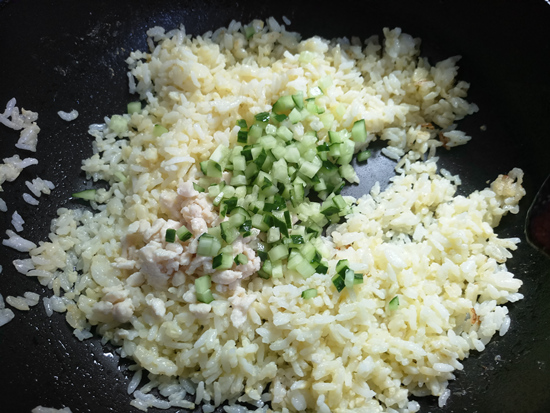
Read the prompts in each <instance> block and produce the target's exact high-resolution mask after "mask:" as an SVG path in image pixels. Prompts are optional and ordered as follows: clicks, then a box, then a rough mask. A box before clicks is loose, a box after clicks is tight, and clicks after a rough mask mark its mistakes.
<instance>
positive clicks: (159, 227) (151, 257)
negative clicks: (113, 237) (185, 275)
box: [129, 219, 185, 289]
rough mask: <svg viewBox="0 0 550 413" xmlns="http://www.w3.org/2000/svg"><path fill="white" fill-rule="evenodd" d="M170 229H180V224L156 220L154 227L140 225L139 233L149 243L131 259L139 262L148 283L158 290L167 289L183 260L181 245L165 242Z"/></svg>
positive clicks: (138, 264)
mask: <svg viewBox="0 0 550 413" xmlns="http://www.w3.org/2000/svg"><path fill="white" fill-rule="evenodd" d="M170 228H172V229H176V228H179V223H178V222H177V221H172V220H168V221H166V220H164V219H158V220H156V221H155V222H154V223H153V225H152V226H148V225H145V224H143V225H142V224H141V223H140V227H139V233H141V234H142V237H143V240H144V241H148V243H147V244H146V245H145V246H144V247H142V248H140V249H139V250H138V251H137V253H136V254H135V255H136V257H129V258H133V259H134V260H135V261H137V266H139V269H140V272H141V273H142V274H143V275H144V276H145V278H146V280H147V282H148V283H149V284H150V285H151V286H153V287H155V288H157V289H166V288H167V284H168V280H169V279H170V276H171V275H172V274H173V273H174V272H175V271H177V270H178V269H179V267H180V258H182V257H181V256H182V253H183V246H182V245H181V244H178V243H166V242H165V241H164V240H163V238H164V236H165V235H164V234H166V230H167V229H170ZM165 244H166V245H165ZM184 258H185V257H184Z"/></svg>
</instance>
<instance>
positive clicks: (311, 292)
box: [302, 288, 317, 300]
mask: <svg viewBox="0 0 550 413" xmlns="http://www.w3.org/2000/svg"><path fill="white" fill-rule="evenodd" d="M313 297H317V289H316V288H308V289H307V290H304V291H302V298H303V299H304V300H309V299H310V298H313Z"/></svg>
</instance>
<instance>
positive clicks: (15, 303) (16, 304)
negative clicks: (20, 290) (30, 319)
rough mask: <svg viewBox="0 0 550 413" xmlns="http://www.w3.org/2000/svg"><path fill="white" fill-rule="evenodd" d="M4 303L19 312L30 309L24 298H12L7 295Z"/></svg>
mask: <svg viewBox="0 0 550 413" xmlns="http://www.w3.org/2000/svg"><path fill="white" fill-rule="evenodd" d="M6 303H8V304H9V305H11V306H12V307H13V308H16V309H18V310H20V311H29V309H30V308H29V305H28V304H27V300H25V298H24V297H14V296H12V295H8V296H7V297H6Z"/></svg>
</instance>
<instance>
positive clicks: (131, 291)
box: [25, 19, 525, 413]
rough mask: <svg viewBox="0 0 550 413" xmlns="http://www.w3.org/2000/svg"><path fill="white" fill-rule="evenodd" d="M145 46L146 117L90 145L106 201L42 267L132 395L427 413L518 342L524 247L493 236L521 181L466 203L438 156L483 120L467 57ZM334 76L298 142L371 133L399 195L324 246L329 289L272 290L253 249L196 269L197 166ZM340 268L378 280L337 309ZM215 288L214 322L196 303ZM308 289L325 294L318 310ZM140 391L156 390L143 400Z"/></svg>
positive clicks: (284, 37)
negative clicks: (463, 125)
mask: <svg viewBox="0 0 550 413" xmlns="http://www.w3.org/2000/svg"><path fill="white" fill-rule="evenodd" d="M148 35H149V40H148V42H149V46H150V51H149V52H140V51H136V52H133V53H131V55H130V57H129V58H128V60H127V62H128V65H129V68H130V71H129V73H128V77H129V85H130V91H131V92H132V93H136V94H138V96H139V99H141V100H142V101H143V102H145V106H144V108H143V109H142V110H139V111H135V112H134V113H132V114H131V115H129V114H123V115H116V117H115V116H113V117H111V118H106V121H105V124H104V125H92V126H91V128H90V133H91V135H92V136H93V137H94V138H95V141H94V143H93V147H94V155H93V156H92V157H91V158H89V159H87V160H85V161H84V162H83V170H84V171H85V172H86V174H87V176H88V177H90V178H92V179H93V180H94V181H97V180H105V181H107V182H108V183H109V184H110V186H109V189H108V190H105V189H99V190H98V191H97V192H96V194H95V197H94V198H93V200H92V201H91V205H92V206H93V207H94V212H90V210H87V209H75V210H70V209H60V210H59V211H58V214H59V216H58V217H57V218H56V219H54V220H53V222H52V227H51V234H50V239H49V241H47V242H40V243H39V245H38V246H37V247H36V248H35V249H33V250H31V252H30V254H31V258H32V265H28V266H27V267H26V269H25V272H26V273H27V275H29V276H33V277H37V278H38V280H39V281H40V282H41V283H42V284H43V285H47V286H49V287H50V288H51V289H53V291H54V294H55V295H54V296H53V297H52V298H48V299H46V300H45V305H46V308H47V309H48V310H49V311H50V312H51V311H52V310H53V311H58V312H66V318H67V321H68V323H69V324H70V325H71V326H72V327H73V328H74V329H75V334H76V335H77V337H79V338H80V339H85V338H88V337H90V336H91V334H90V332H89V331H90V329H91V328H92V327H93V326H95V330H92V331H96V332H97V333H98V334H100V335H101V336H102V337H103V338H104V340H105V341H110V342H112V343H114V344H116V345H117V346H120V354H121V355H122V356H124V357H130V358H132V359H133V360H135V362H136V365H135V366H134V367H132V369H133V370H135V371H136V373H135V376H134V379H133V380H132V382H131V383H130V389H129V391H130V392H133V394H134V397H135V400H134V401H133V402H132V404H133V405H134V406H135V407H138V408H140V409H142V410H146V409H147V408H148V407H151V406H155V407H160V408H167V407H169V406H177V407H184V408H193V407H194V406H195V404H199V403H203V404H204V407H203V411H205V412H207V411H213V409H214V406H218V405H220V404H222V403H224V402H226V401H228V404H229V405H228V406H226V407H225V409H226V411H228V412H243V411H248V410H247V409H250V410H255V409H258V411H271V410H273V411H311V412H313V411H317V412H331V411H332V412H350V411H361V412H382V411H390V412H403V413H404V412H416V411H418V410H419V405H418V403H417V402H416V401H412V400H411V399H410V396H411V395H421V396H422V395H435V396H439V397H440V402H441V403H444V401H445V399H446V398H447V397H448V396H449V393H448V390H446V387H447V384H448V382H449V380H452V379H454V375H453V372H454V371H455V370H461V369H462V368H463V366H462V364H461V360H463V359H464V358H465V357H468V354H469V352H470V351H471V350H476V351H482V350H483V349H484V348H485V346H486V345H487V344H488V343H489V341H490V339H491V338H492V337H493V335H495V334H496V333H498V334H500V335H503V334H505V333H506V331H507V330H508V328H509V326H510V317H509V316H508V309H507V307H505V306H504V304H505V303H506V302H514V301H517V300H519V299H521V298H522V295H521V294H520V293H518V289H519V288H520V286H521V284H522V283H521V281H520V280H517V279H515V278H514V277H513V274H511V273H510V272H508V271H507V268H506V265H505V262H506V260H507V259H508V258H510V257H511V254H510V252H509V251H510V250H514V249H516V244H517V243H518V242H519V239H517V238H510V239H502V238H499V237H498V236H497V235H496V234H495V232H494V227H496V226H497V225H498V223H499V221H500V219H501V217H502V216H503V215H504V214H506V213H507V212H512V213H517V212H518V207H517V205H518V202H519V200H520V199H521V197H522V196H523V195H524V193H525V192H524V190H523V188H522V186H521V183H522V172H521V171H520V170H518V169H514V170H512V171H511V172H510V173H508V174H507V175H500V176H499V177H498V178H497V177H495V178H496V180H495V181H494V182H493V183H492V184H491V185H490V187H488V188H485V189H482V188H480V191H475V192H473V193H472V194H470V195H469V196H458V195H456V190H457V186H458V185H460V179H459V177H458V176H453V175H452V174H451V173H450V172H448V171H444V170H443V171H439V172H438V168H437V158H436V157H435V152H436V148H438V147H440V146H443V145H445V146H446V147H447V148H451V147H453V146H456V145H460V144H464V143H466V142H467V141H468V140H469V139H470V137H469V136H466V135H465V134H464V133H463V132H461V131H459V130H457V129H456V124H455V122H456V121H457V120H459V119H461V118H463V117H464V116H466V115H468V114H472V113H473V112H476V111H477V107H476V106H475V105H474V104H471V103H469V102H467V101H466V93H467V90H468V86H469V85H468V84H467V83H465V82H461V81H457V80H456V79H455V76H456V74H457V66H456V64H457V61H458V58H456V57H453V58H449V59H447V60H444V61H441V62H439V63H437V64H436V65H435V66H433V65H431V64H430V63H429V62H428V60H427V59H425V58H423V57H420V56H419V46H420V41H419V39H414V38H413V37H411V36H409V35H407V34H403V33H401V30H400V29H394V30H387V29H386V30H384V36H383V38H382V39H379V38H378V37H376V36H375V37H371V38H369V39H367V40H366V41H364V42H362V41H360V40H359V39H356V38H352V39H351V40H348V39H336V40H332V41H327V40H325V39H322V38H320V37H312V38H309V39H304V40H302V39H300V36H299V35H298V34H296V33H290V32H287V31H286V30H285V27H284V26H280V25H279V24H278V23H277V22H276V21H275V20H274V19H269V20H267V21H266V22H262V21H253V22H252V23H251V24H250V25H248V26H246V27H244V26H242V25H241V24H240V23H235V22H232V23H231V24H230V25H229V27H228V28H222V29H219V30H216V31H215V32H213V33H212V32H208V33H206V34H205V35H203V36H201V37H191V36H190V35H186V33H185V29H184V28H183V27H182V28H180V29H178V30H172V31H170V32H168V33H165V31H164V30H163V29H162V28H158V27H156V28H153V29H151V30H149V32H148ZM327 76H329V77H330V79H331V83H330V85H328V86H327V85H325V88H324V90H323V93H322V95H319V96H318V97H317V104H318V105H321V106H323V107H324V108H326V111H325V112H324V114H319V115H313V114H312V115H311V116H309V117H308V118H307V119H305V120H303V121H302V122H299V123H296V124H293V125H290V126H289V127H290V128H291V130H292V132H293V133H294V136H295V138H296V139H298V140H299V139H301V137H302V136H303V135H304V133H305V131H306V130H314V131H316V132H317V136H318V137H319V139H320V140H322V141H323V140H326V139H327V133H328V131H329V130H341V129H348V130H349V129H350V128H351V127H352V125H353V124H354V122H355V121H357V120H360V119H364V120H365V125H366V129H367V131H368V136H367V141H366V142H365V143H363V144H357V146H356V150H360V149H363V148H365V147H366V146H367V145H368V144H369V143H370V142H372V141H373V140H376V139H381V140H384V141H386V142H387V147H386V148H385V149H384V150H383V153H384V155H386V156H388V157H390V158H392V159H395V160H396V161H398V162H397V166H396V176H395V177H394V178H393V179H392V181H391V183H390V185H389V186H388V187H387V188H386V189H384V190H381V188H380V186H379V185H378V184H377V185H375V186H374V187H373V188H372V190H371V191H370V193H369V194H365V195H364V196H363V197H361V198H360V199H357V200H351V202H352V203H353V206H352V208H351V210H350V213H349V214H348V215H347V216H346V217H345V219H344V220H343V222H342V223H340V224H335V225H331V226H330V227H329V228H328V229H327V231H326V236H323V237H321V238H320V242H319V243H318V245H317V248H318V249H319V251H320V252H321V253H322V254H323V256H324V257H325V258H326V259H327V262H328V273H327V274H314V275H312V276H311V277H309V278H304V277H301V276H300V275H297V274H295V273H289V274H285V276H283V277H282V278H276V279H275V278H271V279H264V278H260V277H258V276H257V271H258V269H259V268H260V264H261V263H260V258H259V257H258V255H257V251H255V249H254V247H253V245H254V244H253V243H251V242H249V241H250V240H247V239H243V238H242V237H241V238H240V239H238V240H237V241H236V242H235V243H234V245H233V250H234V253H235V254H238V253H242V254H244V255H246V256H247V257H248V264H246V265H244V264H241V265H237V266H235V267H234V268H233V269H232V270H231V271H227V272H220V271H216V270H214V269H213V268H212V258H211V257H201V256H198V255H197V254H196V251H197V242H196V238H193V239H192V240H190V241H188V242H176V243H170V242H166V240H165V236H164V234H165V233H166V230H167V229H176V228H179V227H180V226H181V225H182V224H186V225H187V227H188V228H189V229H190V230H191V232H192V233H193V235H194V236H195V237H196V236H198V235H200V234H201V233H202V232H205V231H206V230H207V229H208V228H209V227H211V226H212V225H215V224H216V223H217V222H218V221H219V219H220V218H219V215H218V214H217V212H216V210H215V208H214V207H213V204H212V199H211V198H209V197H208V195H207V193H199V192H197V191H195V190H194V188H193V186H192V182H196V180H197V179H198V178H199V177H200V176H201V174H202V173H201V170H200V168H199V162H201V161H204V160H206V159H208V158H209V156H210V155H211V154H212V152H213V151H214V150H215V149H216V148H217V147H218V146H220V145H225V146H229V147H231V146H234V145H235V144H236V141H237V134H238V131H239V127H238V126H236V123H237V121H238V120H239V119H245V120H246V121H247V122H249V123H251V122H252V120H253V118H254V115H255V114H257V113H259V112H263V111H270V110H271V106H272V105H273V103H274V102H275V101H276V100H277V99H278V98H279V97H280V96H283V95H288V94H293V93H296V92H299V91H302V92H304V94H306V95H311V94H312V93H316V91H317V89H318V87H317V86H318V83H319V81H320V80H321V79H326V78H327ZM316 88H317V89H316ZM155 125H161V126H162V127H163V128H165V129H166V132H165V133H161V134H159V133H156V132H155V127H156V126H155ZM157 127H158V126H157ZM503 172H504V171H503ZM348 200H349V198H348ZM295 218H296V219H300V213H298V214H297V217H295ZM342 259H347V260H348V261H349V263H350V264H349V265H350V268H351V269H352V270H353V271H354V272H355V273H356V274H362V275H363V277H364V278H363V279H364V282H363V283H362V284H358V285H356V286H354V288H352V289H349V288H345V289H343V290H342V291H341V292H338V291H337V290H336V289H335V287H334V285H333V283H332V281H331V279H332V276H333V275H334V274H335V266H336V264H337V262H338V261H339V260H342ZM203 274H211V276H212V292H213V295H214V301H212V302H211V303H209V304H206V303H201V302H199V301H197V298H196V294H195V279H196V278H197V276H199V275H203ZM310 288H315V289H316V290H317V296H315V297H313V298H310V299H304V298H302V296H301V293H302V291H304V290H305V289H310ZM390 302H391V304H390ZM143 373H149V379H150V382H149V383H148V384H146V385H145V386H144V387H142V388H140V389H138V383H139V381H140V378H141V377H142V374H143ZM155 387H157V388H158V390H159V393H160V394H157V393H154V392H153V393H151V390H152V389H153V388H155ZM238 402H248V403H249V404H248V406H249V407H246V408H245V407H243V406H240V405H239V404H238ZM250 406H253V407H250Z"/></svg>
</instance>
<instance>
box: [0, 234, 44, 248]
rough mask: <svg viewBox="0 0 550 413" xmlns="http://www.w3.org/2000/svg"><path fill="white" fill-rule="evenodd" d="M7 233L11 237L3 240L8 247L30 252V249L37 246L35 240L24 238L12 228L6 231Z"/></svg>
mask: <svg viewBox="0 0 550 413" xmlns="http://www.w3.org/2000/svg"><path fill="white" fill-rule="evenodd" d="M6 235H7V236H8V237H9V238H8V239H4V240H2V244H3V245H5V246H6V247H10V248H13V249H15V250H17V251H19V252H29V251H30V250H32V249H35V248H36V244H35V243H34V242H31V241H29V240H27V239H25V238H22V237H21V236H19V235H17V234H16V233H15V232H13V231H12V230H10V229H8V230H7V231H6Z"/></svg>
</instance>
